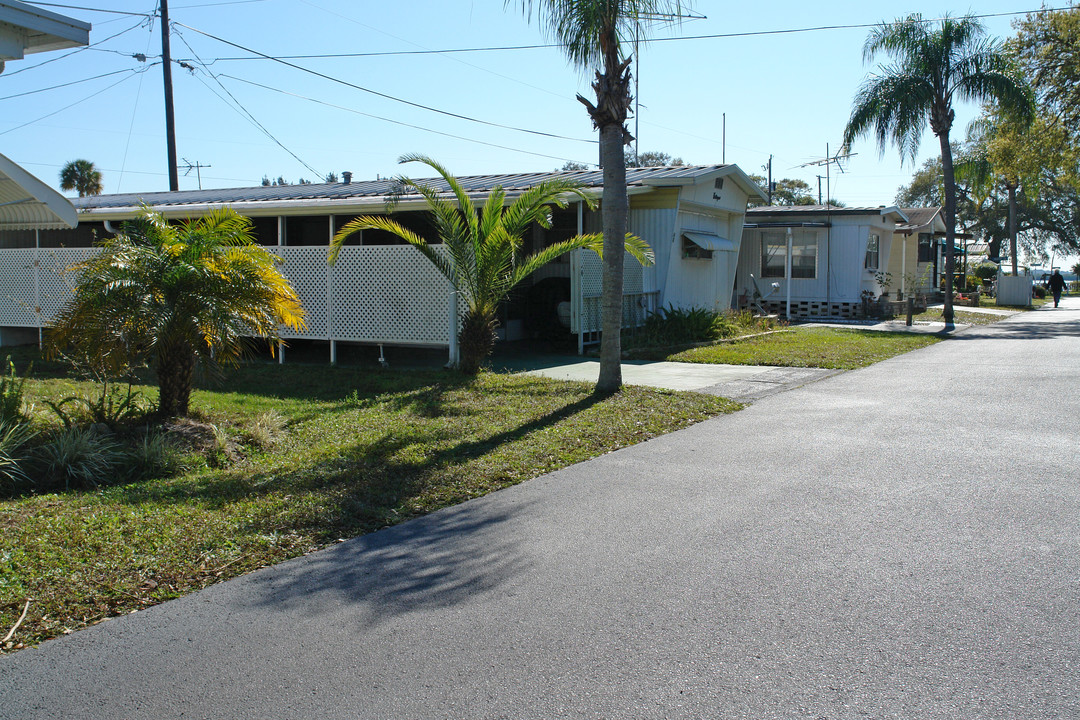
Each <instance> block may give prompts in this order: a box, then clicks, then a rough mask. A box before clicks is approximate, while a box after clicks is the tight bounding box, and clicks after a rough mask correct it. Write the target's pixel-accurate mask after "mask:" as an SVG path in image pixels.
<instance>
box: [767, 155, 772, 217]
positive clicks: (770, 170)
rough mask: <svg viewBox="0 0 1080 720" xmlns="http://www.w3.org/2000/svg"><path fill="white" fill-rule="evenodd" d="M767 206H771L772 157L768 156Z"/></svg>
mask: <svg viewBox="0 0 1080 720" xmlns="http://www.w3.org/2000/svg"><path fill="white" fill-rule="evenodd" d="M768 188H769V205H772V193H773V181H772V155H770V156H769V185H768Z"/></svg>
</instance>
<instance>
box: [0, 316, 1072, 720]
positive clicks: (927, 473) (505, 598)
mask: <svg viewBox="0 0 1080 720" xmlns="http://www.w3.org/2000/svg"><path fill="white" fill-rule="evenodd" d="M1078 388H1080V300H1076V299H1069V300H1068V301H1067V304H1065V305H1064V306H1063V307H1062V308H1061V309H1058V310H1052V309H1051V310H1042V311H1038V312H1032V313H1027V314H1024V315H1020V316H1016V317H1013V318H1010V319H1008V320H1006V321H1004V322H1002V323H998V324H996V325H993V326H989V327H974V328H971V329H970V330H967V331H965V332H964V333H962V334H960V335H959V336H957V337H956V338H954V339H952V340H949V341H947V342H943V343H939V344H937V345H935V346H933V347H930V348H925V349H923V350H919V351H916V352H913V353H909V354H907V355H904V356H902V357H898V358H894V359H892V360H889V361H886V362H883V363H880V364H878V365H875V366H873V367H870V368H867V369H864V370H858V371H854V372H849V373H844V374H842V375H837V376H834V377H830V378H827V379H825V380H821V381H819V382H816V383H812V384H809V385H806V386H804V387H801V388H798V389H795V390H791V391H788V392H784V393H780V394H776V395H772V396H770V397H766V398H763V399H761V400H759V401H758V402H756V403H755V404H754V405H752V406H751V407H749V408H748V409H746V410H744V411H742V412H739V413H736V414H734V415H731V416H726V417H722V418H717V419H715V420H711V421H709V422H705V423H701V424H699V425H696V426H694V427H691V428H688V429H687V430H684V431H681V432H678V433H674V434H672V435H668V436H665V437H662V438H658V439H656V440H653V441H650V442H647V443H643V444H641V445H637V446H635V447H631V448H627V449H625V450H621V451H619V452H615V453H611V454H609V455H606V456H604V457H601V458H597V459H596V460H592V461H590V462H587V463H582V464H580V465H576V466H574V467H571V468H567V469H565V470H562V471H559V472H556V473H553V474H551V475H547V476H544V477H541V478H538V479H536V480H533V481H530V482H527V483H524V484H522V485H519V486H517V487H514V488H511V489H509V490H505V491H502V492H499V493H496V494H494V495H491V496H488V497H486V498H481V499H479V500H476V501H473V502H469V503H466V504H464V505H461V506H459V507H456V508H452V509H450V510H447V511H444V512H439V513H435V514H433V515H431V516H428V517H426V518H422V519H420V520H418V521H415V522H410V523H406V524H404V525H401V526H398V527H395V528H391V529H389V530H386V531H383V532H380V533H375V534H373V535H369V536H367V537H363V538H359V539H357V540H353V541H349V542H346V543H341V544H339V545H337V546H335V547H333V548H331V549H329V550H327V551H325V552H321V553H318V554H315V555H312V556H309V557H306V558H302V559H299V560H296V561H292V562H288V563H284V564H283V565H279V566H277V567H275V568H271V569H269V570H266V571H262V572H258V573H254V574H252V575H249V576H246V577H244V578H240V579H237V580H234V581H231V582H227V583H224V584H221V585H218V586H215V587H213V588H210V589H208V590H206V591H204V592H201V593H197V594H195V595H192V596H189V597H186V598H184V599H181V600H178V601H174V602H170V603H166V604H164V605H160V606H158V607H155V608H151V609H149V610H146V611H143V612H139V613H137V614H134V615H130V616H127V617H124V618H120V619H116V620H111V621H109V622H106V623H102V624H101V625H98V626H95V627H93V628H90V629H88V630H85V631H83V632H79V633H76V634H74V635H72V636H69V637H66V638H62V639H60V640H55V641H51V642H47V643H44V644H43V645H42V646H41V647H39V648H36V649H31V650H24V651H21V652H18V653H15V654H14V655H12V656H9V657H6V658H2V659H0V717H3V718H20V719H28V718H50V719H52V718H78V719H83V718H109V719H114V718H174V717H177V718H178V717H182V718H260V719H261V718H290V719H292V718H318V719H320V720H325V719H332V718H423V719H428V718H754V719H764V718H783V719H785V720H791V719H801V718H807V719H810V720H825V719H827V720H837V719H848V718H851V719H855V718H859V719H865V718H875V719H881V718H897V719H899V718H905V719H907V718H920V719H929V718H948V719H949V720H955V719H957V718H963V719H965V720H969V719H973V718H1002V719H1006V718H1008V719H1010V720H1011V719H1013V718H1024V719H1029V720H1030V719H1034V718H1076V717H1080V627H1078V624H1080V482H1078V481H1080V470H1078V466H1080V450H1078V432H1077V429H1076V428H1077V419H1078V418H1080V392H1078Z"/></svg>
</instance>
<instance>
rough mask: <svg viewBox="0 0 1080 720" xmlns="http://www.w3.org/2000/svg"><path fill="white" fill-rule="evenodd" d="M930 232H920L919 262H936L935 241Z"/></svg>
mask: <svg viewBox="0 0 1080 720" xmlns="http://www.w3.org/2000/svg"><path fill="white" fill-rule="evenodd" d="M931 238H932V236H931V235H930V233H919V262H921V263H929V262H934V242H933V240H932V239H931Z"/></svg>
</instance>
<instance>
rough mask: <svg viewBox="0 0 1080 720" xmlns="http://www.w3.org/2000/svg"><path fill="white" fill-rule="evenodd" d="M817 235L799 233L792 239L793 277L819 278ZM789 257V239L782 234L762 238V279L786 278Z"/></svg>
mask: <svg viewBox="0 0 1080 720" xmlns="http://www.w3.org/2000/svg"><path fill="white" fill-rule="evenodd" d="M817 248H818V246H817V235H816V234H814V233H807V232H798V233H795V234H794V235H793V236H792V238H791V277H792V279H796V278H805V279H810V280H812V279H814V278H816V277H817ZM786 256H787V237H786V236H785V235H783V234H781V233H764V234H762V237H761V277H763V278H770V277H778V278H782V277H784V260H785V258H786Z"/></svg>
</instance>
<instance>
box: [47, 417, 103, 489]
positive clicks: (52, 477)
mask: <svg viewBox="0 0 1080 720" xmlns="http://www.w3.org/2000/svg"><path fill="white" fill-rule="evenodd" d="M35 459H36V461H37V464H38V465H39V466H40V470H41V479H42V481H43V483H44V484H45V485H47V486H49V487H61V486H62V487H63V488H64V489H65V490H70V489H71V488H73V487H74V488H84V489H85V488H95V487H98V486H99V485H105V484H108V483H110V482H113V481H115V480H116V479H117V476H118V473H117V471H118V470H120V469H121V462H122V460H123V454H122V452H121V449H120V446H119V445H117V443H116V442H115V441H114V440H113V439H112V438H111V437H109V436H107V435H103V434H101V433H98V432H96V431H94V430H92V429H83V428H79V427H66V428H64V429H62V430H57V431H56V432H54V433H53V435H52V437H51V439H50V440H49V441H48V442H47V443H45V444H44V445H42V446H41V447H39V448H37V451H36V453H35Z"/></svg>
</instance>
